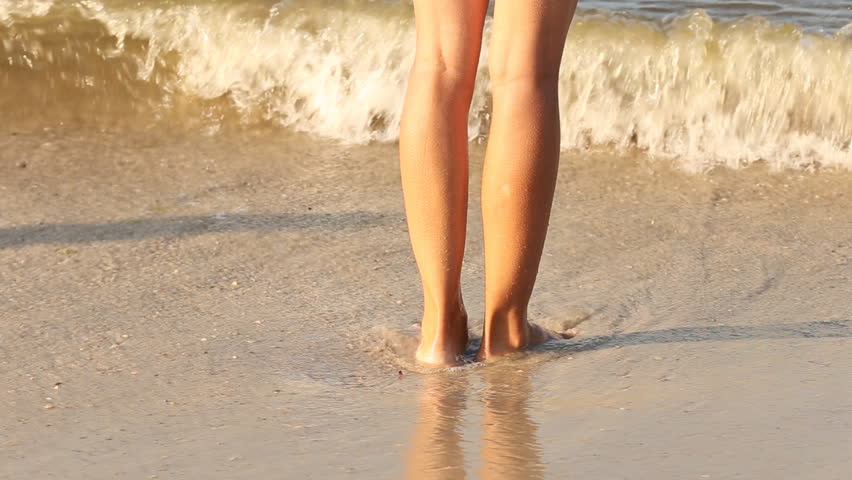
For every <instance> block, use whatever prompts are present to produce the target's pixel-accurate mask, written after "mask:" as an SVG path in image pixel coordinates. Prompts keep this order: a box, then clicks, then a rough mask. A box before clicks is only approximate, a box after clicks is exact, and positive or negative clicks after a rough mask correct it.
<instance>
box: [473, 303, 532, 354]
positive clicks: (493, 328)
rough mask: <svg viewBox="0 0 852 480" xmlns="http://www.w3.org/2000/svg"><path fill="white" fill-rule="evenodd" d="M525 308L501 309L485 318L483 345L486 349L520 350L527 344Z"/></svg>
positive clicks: (527, 324) (491, 312) (527, 330)
mask: <svg viewBox="0 0 852 480" xmlns="http://www.w3.org/2000/svg"><path fill="white" fill-rule="evenodd" d="M529 334H530V331H529V322H528V321H527V312H526V308H502V309H495V310H492V311H490V312H489V313H487V314H486V316H485V325H484V330H483V336H482V338H483V345H484V346H486V348H490V347H496V348H501V349H502V348H509V349H521V348H524V347H526V346H527V344H528V343H529V336H530V335H529Z"/></svg>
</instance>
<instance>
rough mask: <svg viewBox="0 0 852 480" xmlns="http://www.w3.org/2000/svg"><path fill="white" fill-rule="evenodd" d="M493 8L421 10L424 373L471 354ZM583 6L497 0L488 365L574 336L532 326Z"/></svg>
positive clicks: (415, 194)
mask: <svg viewBox="0 0 852 480" xmlns="http://www.w3.org/2000/svg"><path fill="white" fill-rule="evenodd" d="M487 5H488V2H487V0H415V2H414V9H415V17H416V26H417V51H416V54H415V60H414V65H413V67H412V70H411V75H410V77H409V83H408V89H407V93H406V98H405V107H404V111H403V117H402V125H401V133H400V159H401V161H400V164H401V172H402V186H403V193H404V198H405V210H406V215H407V219H408V227H409V233H410V236H411V244H412V247H413V250H414V256H415V258H416V260H417V266H418V269H419V271H420V278H421V282H422V285H423V299H424V301H423V304H424V307H423V319H422V328H421V340H420V344H419V346H418V348H417V352H416V358H417V360H418V361H419V362H420V363H422V364H425V365H432V366H447V365H454V364H458V363H460V362H461V361H462V359H461V356H462V354H463V353H464V350H465V347H466V345H467V341H468V338H467V314H466V312H465V308H464V301H463V299H462V295H461V285H460V284H461V280H460V277H461V265H462V259H463V257H464V245H465V233H466V224H467V193H468V143H467V138H468V137H467V118H468V114H469V110H470V103H471V99H472V96H473V87H474V81H475V79H476V69H477V66H478V62H479V55H480V48H481V45H482V30H483V25H484V21H485V12H486V9H487ZM576 5H577V2H576V0H497V2H496V6H495V11H494V20H493V25H492V34H491V39H490V42H491V44H490V49H489V65H488V67H489V74H490V79H491V89H492V94H493V102H492V105H493V109H492V117H491V131H490V134H489V141H488V147H487V150H486V155H485V167H484V171H483V179H482V215H483V229H484V235H485V238H484V244H485V321H484V331H483V337H482V344H481V346H480V349H479V352H478V354H477V359H479V360H488V359H490V358H493V357H498V356H501V355H505V354H509V353H513V352H517V351H520V350H523V349H526V348H529V347H531V346H535V345H538V344H541V343H543V342H546V341H547V340H549V339H552V338H559V337H563V334H561V333H557V332H551V331H548V330H545V329H543V328H541V327H539V326H537V325H535V324H534V323H531V322H529V321H528V319H527V308H528V304H529V301H530V296H531V295H532V291H533V286H534V285H535V279H536V276H537V274H538V266H539V261H540V259H541V254H542V249H543V247H544V241H545V236H546V234H547V225H548V220H549V217H550V207H551V203H552V201H553V191H554V188H555V185H556V173H557V169H558V162H559V148H560V146H559V132H560V126H559V102H558V92H557V90H558V89H557V86H558V82H557V80H558V76H559V65H560V60H561V58H562V52H563V47H564V45H565V38H566V35H567V33H568V26H569V25H570V23H571V19H572V18H573V15H574V10H575V8H576Z"/></svg>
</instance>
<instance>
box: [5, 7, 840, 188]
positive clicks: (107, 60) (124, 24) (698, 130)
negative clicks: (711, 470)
mask: <svg viewBox="0 0 852 480" xmlns="http://www.w3.org/2000/svg"><path fill="white" fill-rule="evenodd" d="M580 7H581V10H580V12H579V13H578V15H577V17H576V19H575V22H574V24H573V26H572V29H571V32H570V34H569V39H568V47H567V49H566V54H565V56H564V59H563V65H562V76H561V82H560V87H561V116H562V125H563V127H562V128H563V130H562V145H563V148H564V149H566V150H580V151H583V150H593V149H598V150H599V149H604V150H612V151H616V152H624V151H628V150H639V151H643V152H646V153H647V154H648V155H650V156H651V157H654V158H663V159H668V160H671V161H674V162H675V163H677V164H679V165H680V166H682V167H683V168H684V169H686V170H690V171H703V170H707V169H710V168H713V167H716V166H719V165H725V166H729V167H732V168H738V167H741V166H744V165H749V164H751V163H754V162H757V161H762V162H766V163H767V164H769V165H770V166H771V167H773V168H776V169H784V168H803V169H813V168H815V167H838V168H844V169H845V168H849V167H850V166H852V81H850V78H852V6H850V4H849V2H847V1H841V0H833V1H827V0H826V1H804V0H785V1H717V2H707V3H702V2H696V1H666V2H662V1H615V0H613V1H609V0H600V1H588V2H581V4H580ZM487 23H488V24H490V20H489V21H488V22H487ZM486 30H488V25H486ZM486 35H487V31H486ZM413 52H414V26H413V9H412V7H411V5H410V2H399V1H391V0H385V1H366V0H344V1H331V0H323V1H316V0H290V1H279V2H273V1H268V0H261V1H252V2H237V1H224V2H223V1H210V0H191V1H186V0H181V1H165V0H164V1H144V2H136V1H125V0H81V1H62V0H28V1H23V2H22V1H11V0H0V120H2V121H3V123H4V124H6V125H7V126H11V127H12V128H20V129H23V128H31V127H41V126H49V125H57V124H63V125H66V124H85V125H94V126H98V127H100V128H104V129H122V128H132V129H156V128H169V129H175V128H178V129H199V130H200V131H202V132H205V133H209V134H214V133H219V132H224V131H229V130H234V129H236V130H238V131H239V130H243V129H246V128H248V129H256V128H264V129H266V128H269V129H272V130H273V131H275V130H277V129H281V128H284V129H289V130H295V131H298V132H305V133H308V134H310V135H316V136H320V137H325V138H331V139H335V140H338V141H340V142H343V143H352V144H364V143H370V142H393V141H395V140H396V138H397V134H398V127H399V119H400V113H401V107H402V98H403V92H404V89H405V83H406V76H407V72H408V69H409V67H410V64H411V61H412V56H413ZM487 55H488V47H487V44H486V45H485V47H484V49H483V55H482V61H481V67H480V70H479V77H478V84H477V89H476V94H475V98H474V101H473V106H472V109H471V116H470V122H469V135H470V138H471V140H477V139H478V140H482V139H484V138H485V136H486V134H487V130H488V120H489V111H490V106H489V94H490V92H489V87H488V72H487V69H486V68H485V65H486V62H485V60H486V59H487Z"/></svg>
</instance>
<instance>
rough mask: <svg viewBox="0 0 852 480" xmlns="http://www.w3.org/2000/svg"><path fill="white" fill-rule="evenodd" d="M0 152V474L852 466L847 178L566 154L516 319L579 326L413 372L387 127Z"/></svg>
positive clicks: (26, 140)
mask: <svg viewBox="0 0 852 480" xmlns="http://www.w3.org/2000/svg"><path fill="white" fill-rule="evenodd" d="M0 147H2V148H0V200H2V206H3V215H2V216H0V273H2V276H3V278H4V282H3V283H2V284H0V319H2V322H3V325H4V329H3V330H2V332H0V373H1V374H2V376H3V377H4V378H6V379H7V382H6V387H5V388H4V389H2V391H0V404H2V406H3V408H2V409H0V412H2V413H0V416H2V418H0V422H2V424H3V425H6V426H7V428H4V429H2V430H0V445H2V449H0V463H2V465H4V468H3V470H2V471H0V478H10V479H12V478H45V477H49V476H51V475H54V476H61V477H63V478H113V477H115V476H121V477H142V478H146V477H151V476H156V478H186V477H202V476H203V477H205V478H269V477H284V478H329V477H333V478H338V477H345V476H351V477H353V478H400V477H404V476H407V477H408V478H462V477H463V476H465V477H470V478H489V479H491V478H566V477H571V476H578V477H579V476H591V477H595V478H635V477H654V478H661V479H668V478H671V479H675V478H677V479H680V478H738V477H739V478H755V477H763V476H770V475H775V476H788V475H792V476H796V477H803V478H814V479H820V480H822V479H841V478H845V474H846V473H845V472H848V470H849V468H850V467H852V465H850V463H849V462H850V460H849V456H848V451H849V448H850V447H851V446H852V444H850V438H852V435H850V432H852V424H850V419H852V415H850V412H852V404H851V403H850V398H852V382H850V381H849V377H848V374H847V372H848V371H849V369H850V367H852V364H850V357H849V355H848V352H849V348H850V341H852V340H850V338H852V324H850V319H852V310H850V304H849V302H848V299H849V298H850V294H852V269H850V268H852V263H850V260H852V245H850V243H849V238H850V230H849V225H850V221H852V218H850V210H849V209H848V208H847V205H848V203H847V202H848V195H849V193H848V185H849V184H850V180H851V179H850V178H849V174H848V173H843V172H820V173H816V174H813V173H801V172H794V171H793V172H786V173H776V174H772V173H769V172H768V171H766V167H760V166H757V167H752V168H749V169H743V170H738V171H726V170H718V171H714V172H711V173H709V174H705V175H687V174H684V173H682V172H680V171H679V170H677V169H676V168H672V167H671V166H665V165H663V164H660V163H659V162H654V161H652V160H650V159H647V158H642V157H618V156H611V155H609V154H598V155H592V156H585V155H566V156H565V158H564V159H563V168H562V171H561V176H560V179H559V185H558V189H557V200H556V204H555V207H554V215H553V220H552V222H551V233H550V236H549V239H548V245H547V249H546V253H545V257H544V259H543V264H542V270H541V275H540V280H539V283H538V285H537V290H536V295H535V298H534V302H533V306H532V314H533V316H534V318H535V319H536V320H537V321H539V322H541V323H543V324H545V325H549V326H561V327H565V326H570V325H577V326H578V328H579V329H580V330H581V334H580V336H578V337H577V338H576V339H574V340H571V341H565V342H557V343H552V344H549V345H546V346H545V348H542V349H540V350H539V351H536V352H533V353H531V354H529V355H525V356H522V357H520V358H515V359H512V360H511V361H505V362H498V363H494V364H489V365H472V366H469V367H466V368H462V369H458V370H456V371H450V372H438V373H434V372H425V371H423V370H420V369H418V368H416V367H415V366H413V364H412V362H411V358H412V352H413V346H414V344H415V343H416V335H417V333H416V330H415V329H413V328H412V326H411V325H412V324H413V323H416V321H417V320H418V315H419V311H420V304H419V302H420V297H419V287H418V285H417V282H416V278H417V275H416V270H415V268H414V263H413V259H412V258H411V254H410V250H409V247H408V240H407V237H406V233H405V227H404V220H403V215H402V202H401V199H400V196H399V186H398V170H397V169H396V161H395V153H394V152H395V147H393V146H390V145H373V146H366V147H351V146H343V145H338V144H335V143H333V142H325V141H322V140H319V139H316V138H310V137H305V136H299V135H296V136H287V137H281V138H277V139H275V140H271V139H270V138H269V137H267V136H265V135H257V136H251V135H246V136H244V137H234V138H228V137H226V136H218V137H205V136H193V135H190V136H182V135H178V136H163V135H158V136H156V137H152V136H149V135H142V134H133V135H131V134H126V133H124V134H111V133H100V134H98V133H93V132H91V131H85V130H84V131H77V130H73V129H70V130H69V129H64V130H51V131H49V132H39V133H37V134H26V133H18V134H16V135H11V134H10V133H9V132H8V131H7V132H4V133H3V134H2V135H0ZM473 152H474V155H473V157H474V158H473V166H474V168H473V169H472V172H473V175H474V179H473V182H472V185H473V190H472V200H473V199H476V198H477V197H478V192H477V189H476V185H477V184H478V177H477V175H478V173H477V172H478V171H479V167H480V165H481V155H482V149H481V147H476V146H474V147H473ZM21 161H26V166H25V167H21V166H19V165H20V164H19V162H21ZM602 179H606V181H605V182H604V181H602ZM470 218H471V222H472V223H471V228H470V235H469V245H468V256H467V262H466V264H465V267H464V274H463V275H464V277H463V280H464V294H465V298H466V303H467V306H468V309H469V312H470V313H471V318H472V319H473V321H472V324H471V330H472V331H473V333H474V334H475V335H476V334H478V333H479V330H478V328H477V325H478V324H479V320H478V319H479V318H480V315H481V312H482V298H481V289H482V258H481V255H482V245H481V241H480V237H481V225H480V222H479V216H478V214H477V213H476V203H475V202H474V201H472V202H471V215H470ZM791 452H795V454H794V455H791ZM706 476H709V477H706Z"/></svg>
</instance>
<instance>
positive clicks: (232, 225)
mask: <svg viewBox="0 0 852 480" xmlns="http://www.w3.org/2000/svg"><path fill="white" fill-rule="evenodd" d="M396 220H397V219H396V218H395V217H394V216H393V215H387V214H380V213H373V212H346V213H315V214H277V215H258V214H221V215H206V216H205V215H197V216H183V217H167V218H139V219H132V220H123V221H117V222H108V223H65V224H44V225H27V226H21V227H9V228H0V249H8V248H20V247H25V246H29V245H42V244H65V245H67V244H75V243H96V242H114V241H119V240H141V239H145V238H155V237H157V238H176V237H184V236H192V235H204V234H208V233H226V232H252V231H253V232H286V231H294V230H304V229H310V228H316V229H323V230H329V231H334V230H343V229H347V228H367V227H373V226H377V225H385V224H389V223H393V222H395V221H396Z"/></svg>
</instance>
